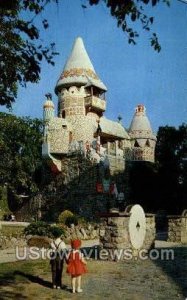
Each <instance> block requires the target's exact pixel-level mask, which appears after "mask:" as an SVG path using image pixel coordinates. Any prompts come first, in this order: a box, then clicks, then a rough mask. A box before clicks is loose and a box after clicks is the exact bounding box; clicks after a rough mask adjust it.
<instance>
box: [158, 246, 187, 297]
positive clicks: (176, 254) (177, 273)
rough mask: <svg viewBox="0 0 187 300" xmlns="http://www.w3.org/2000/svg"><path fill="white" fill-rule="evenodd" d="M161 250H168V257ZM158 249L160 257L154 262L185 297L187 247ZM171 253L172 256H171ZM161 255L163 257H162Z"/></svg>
mask: <svg viewBox="0 0 187 300" xmlns="http://www.w3.org/2000/svg"><path fill="white" fill-rule="evenodd" d="M163 250H169V251H170V252H169V253H170V254H169V255H171V256H169V258H170V259H166V257H165V254H163V255H162V253H165V252H162V251H163ZM159 251H160V254H161V255H160V259H157V260H155V261H154V263H155V264H156V265H157V266H158V267H159V268H161V269H162V271H163V272H164V273H165V274H166V275H167V276H169V277H170V278H171V279H172V280H173V281H174V282H175V283H176V284H177V285H178V286H179V288H180V289H181V291H182V293H183V295H184V298H186V297H187V247H173V248H167V249H165V248H162V249H160V250H159ZM172 255H173V258H172ZM162 256H163V257H162Z"/></svg>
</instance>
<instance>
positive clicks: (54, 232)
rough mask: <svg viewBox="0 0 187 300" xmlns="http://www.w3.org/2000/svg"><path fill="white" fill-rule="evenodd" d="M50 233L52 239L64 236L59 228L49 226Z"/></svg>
mask: <svg viewBox="0 0 187 300" xmlns="http://www.w3.org/2000/svg"><path fill="white" fill-rule="evenodd" d="M50 233H51V236H52V237H54V238H58V237H60V236H62V235H64V234H65V229H64V228H62V227H59V226H51V228H50Z"/></svg>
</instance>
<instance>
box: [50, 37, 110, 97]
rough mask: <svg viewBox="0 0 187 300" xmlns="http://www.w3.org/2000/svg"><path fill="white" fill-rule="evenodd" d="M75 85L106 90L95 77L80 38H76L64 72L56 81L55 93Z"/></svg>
mask: <svg viewBox="0 0 187 300" xmlns="http://www.w3.org/2000/svg"><path fill="white" fill-rule="evenodd" d="M72 84H75V85H93V86H96V87H98V88H99V89H101V90H103V91H106V90H107V88H106V86H105V85H104V84H103V82H102V81H101V80H100V79H99V77H98V76H97V74H96V72H95V70H94V67H93V65H92V63H91V61H90V58H89V56H88V54H87V52H86V49H85V47H84V43H83V40H82V38H80V37H78V38H76V40H75V42H74V45H73V48H72V51H71V54H70V56H69V58H68V60H67V62H66V64H65V67H64V70H63V72H62V74H61V75H60V78H59V80H58V81H57V84H56V88H55V92H56V93H57V92H58V90H59V88H62V87H68V86H70V85H72Z"/></svg>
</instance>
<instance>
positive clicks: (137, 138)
mask: <svg viewBox="0 0 187 300" xmlns="http://www.w3.org/2000/svg"><path fill="white" fill-rule="evenodd" d="M129 135H130V138H131V145H132V149H133V160H142V161H151V162H154V160H155V158H154V151H155V144H156V136H155V135H154V134H153V132H152V129H151V125H150V122H149V119H148V117H147V116H146V108H145V106H144V105H142V104H139V105H137V107H136V110H135V114H134V117H133V119H132V122H131V125H130V128H129Z"/></svg>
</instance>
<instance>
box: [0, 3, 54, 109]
mask: <svg viewBox="0 0 187 300" xmlns="http://www.w3.org/2000/svg"><path fill="white" fill-rule="evenodd" d="M52 1H54V2H57V0H32V1H30V0H12V1H4V0H0V74H1V76H0V104H1V105H6V107H7V108H11V106H12V103H13V102H14V101H15V99H16V97H17V90H18V85H22V86H25V85H26V83H27V82H32V83H36V82H38V81H39V79H40V70H41V68H40V63H41V61H42V59H45V60H46V61H47V62H48V63H49V64H52V65H54V62H53V57H54V56H55V55H56V54H57V52H55V44H54V43H51V44H50V45H49V46H47V45H46V46H45V45H43V43H42V42H41V41H40V32H39V29H38V28H37V27H36V26H35V25H34V19H35V17H36V15H38V14H40V13H41V12H42V11H43V10H44V7H45V6H46V5H47V4H48V3H49V2H52ZM26 13H27V14H26ZM28 17H29V19H28ZM42 24H43V27H44V28H45V29H46V28H47V27H48V22H47V20H46V19H44V20H43V21H42Z"/></svg>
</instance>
